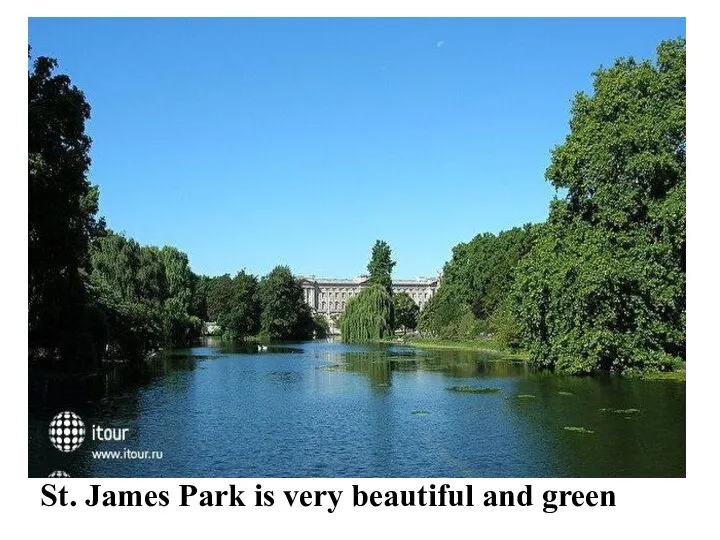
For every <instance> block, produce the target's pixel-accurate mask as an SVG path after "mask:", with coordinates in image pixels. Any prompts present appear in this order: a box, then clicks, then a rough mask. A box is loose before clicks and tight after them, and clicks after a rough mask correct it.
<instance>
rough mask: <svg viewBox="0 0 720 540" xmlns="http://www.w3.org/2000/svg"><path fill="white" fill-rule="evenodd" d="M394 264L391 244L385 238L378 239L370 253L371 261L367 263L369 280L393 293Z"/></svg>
mask: <svg viewBox="0 0 720 540" xmlns="http://www.w3.org/2000/svg"><path fill="white" fill-rule="evenodd" d="M394 266H395V261H393V260H392V253H391V251H390V246H389V245H388V244H387V242H385V241H384V240H376V241H375V245H374V246H373V248H372V254H371V255H370V262H369V263H368V265H367V269H368V272H369V274H370V277H369V279H368V281H369V282H370V283H373V284H375V285H380V286H381V287H385V290H387V292H388V294H390V295H392V269H393V268H394Z"/></svg>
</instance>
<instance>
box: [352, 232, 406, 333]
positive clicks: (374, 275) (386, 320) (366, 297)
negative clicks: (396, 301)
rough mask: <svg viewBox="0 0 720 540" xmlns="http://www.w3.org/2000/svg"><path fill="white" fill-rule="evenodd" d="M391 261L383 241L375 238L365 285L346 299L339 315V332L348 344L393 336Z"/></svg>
mask: <svg viewBox="0 0 720 540" xmlns="http://www.w3.org/2000/svg"><path fill="white" fill-rule="evenodd" d="M394 266H395V261H393V260H392V257H391V252H390V246H389V245H388V244H387V242H384V241H382V240H377V241H376V242H375V245H374V246H373V248H372V254H371V255H370V262H369V263H368V266H367V268H368V272H370V277H369V279H368V282H369V285H368V286H367V287H365V288H364V289H363V290H362V291H360V293H359V294H358V295H357V296H354V297H352V298H350V300H349V301H348V303H347V305H346V307H345V311H344V312H343V314H342V315H341V316H340V332H341V334H342V338H343V340H344V341H346V342H348V343H363V342H367V341H377V340H380V339H385V338H387V337H391V336H392V335H393V328H394V325H395V308H394V305H393V296H392V269H393V267H394Z"/></svg>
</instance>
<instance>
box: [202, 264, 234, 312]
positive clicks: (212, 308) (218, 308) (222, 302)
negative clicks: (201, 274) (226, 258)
mask: <svg viewBox="0 0 720 540" xmlns="http://www.w3.org/2000/svg"><path fill="white" fill-rule="evenodd" d="M234 295H235V288H234V287H233V280H232V278H231V277H230V274H223V275H222V276H217V277H214V278H211V279H210V283H209V284H208V292H207V316H208V320H210V321H217V320H218V319H220V317H222V314H223V313H228V312H230V310H231V309H232V303H233V297H234Z"/></svg>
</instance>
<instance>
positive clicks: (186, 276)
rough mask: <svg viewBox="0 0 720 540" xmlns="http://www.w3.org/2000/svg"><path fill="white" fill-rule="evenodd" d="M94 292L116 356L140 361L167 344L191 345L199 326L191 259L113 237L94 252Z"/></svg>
mask: <svg viewBox="0 0 720 540" xmlns="http://www.w3.org/2000/svg"><path fill="white" fill-rule="evenodd" d="M89 285H90V291H91V293H92V297H93V299H94V302H96V304H97V305H98V306H99V307H100V308H101V309H102V312H103V313H104V315H105V319H106V320H107V321H108V327H109V328H108V342H109V343H108V344H109V345H110V348H109V349H110V352H111V354H113V355H115V356H118V357H122V358H125V359H128V360H134V361H139V360H141V359H142V358H144V357H145V355H146V354H147V353H148V352H149V351H150V350H152V349H155V348H157V347H160V346H163V345H186V344H188V343H190V342H191V341H192V340H193V339H194V338H195V337H196V336H197V334H198V332H199V324H200V321H199V319H198V318H197V317H193V316H191V315H190V314H189V313H188V300H189V295H190V293H189V286H190V269H189V267H188V265H187V255H185V253H183V252H181V251H178V250H177V249H175V248H173V247H164V248H162V249H158V248H157V247H154V246H140V245H139V244H138V243H137V242H136V241H135V240H132V239H128V238H125V237H124V236H122V235H119V234H114V233H112V232H108V233H107V234H105V235H104V236H103V237H101V238H98V239H97V240H96V241H94V242H93V245H92V249H91V251H90V274H89Z"/></svg>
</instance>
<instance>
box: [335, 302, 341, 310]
mask: <svg viewBox="0 0 720 540" xmlns="http://www.w3.org/2000/svg"><path fill="white" fill-rule="evenodd" d="M338 309H340V305H339V304H338V303H337V302H335V311H337V310H338Z"/></svg>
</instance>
